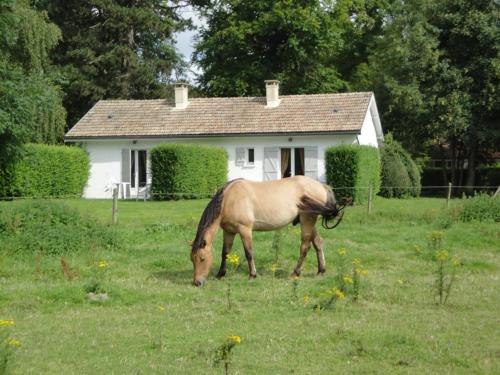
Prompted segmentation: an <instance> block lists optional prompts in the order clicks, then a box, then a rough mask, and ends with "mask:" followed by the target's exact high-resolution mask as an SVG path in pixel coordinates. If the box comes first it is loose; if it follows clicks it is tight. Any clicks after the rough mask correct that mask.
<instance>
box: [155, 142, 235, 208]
mask: <svg viewBox="0 0 500 375" xmlns="http://www.w3.org/2000/svg"><path fill="white" fill-rule="evenodd" d="M151 172H152V176H153V181H152V184H151V191H152V194H153V197H154V198H155V199H172V198H173V199H176V198H199V197H208V196H211V195H212V194H213V193H215V192H216V191H217V189H218V188H220V187H221V186H222V185H223V184H224V183H225V182H226V181H227V154H226V151H225V150H224V149H222V148H219V147H208V146H199V145H176V144H165V145H160V146H157V147H155V148H153V149H152V150H151Z"/></svg>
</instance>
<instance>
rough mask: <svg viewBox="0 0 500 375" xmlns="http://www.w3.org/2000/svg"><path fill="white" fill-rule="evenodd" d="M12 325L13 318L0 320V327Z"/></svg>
mask: <svg viewBox="0 0 500 375" xmlns="http://www.w3.org/2000/svg"><path fill="white" fill-rule="evenodd" d="M13 325H14V321H13V320H0V327H8V326H13Z"/></svg>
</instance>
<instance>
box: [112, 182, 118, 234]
mask: <svg viewBox="0 0 500 375" xmlns="http://www.w3.org/2000/svg"><path fill="white" fill-rule="evenodd" d="M112 219H113V220H112V222H113V225H115V224H116V221H117V219H118V187H116V186H115V187H114V188H113V213H112Z"/></svg>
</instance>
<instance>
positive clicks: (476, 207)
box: [460, 193, 500, 222]
mask: <svg viewBox="0 0 500 375" xmlns="http://www.w3.org/2000/svg"><path fill="white" fill-rule="evenodd" d="M460 220H462V221H466V222H467V221H473V220H477V221H494V222H499V221H500V198H493V197H492V196H490V195H488V194H485V193H480V194H477V195H476V196H474V197H472V198H465V199H464V207H463V210H462V213H461V214H460Z"/></svg>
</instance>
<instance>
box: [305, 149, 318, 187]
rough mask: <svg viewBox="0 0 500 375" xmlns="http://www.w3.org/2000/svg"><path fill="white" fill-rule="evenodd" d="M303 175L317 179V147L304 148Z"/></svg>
mask: <svg viewBox="0 0 500 375" xmlns="http://www.w3.org/2000/svg"><path fill="white" fill-rule="evenodd" d="M304 175H306V176H308V177H311V178H314V179H315V180H317V179H318V147H316V146H308V147H304Z"/></svg>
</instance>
